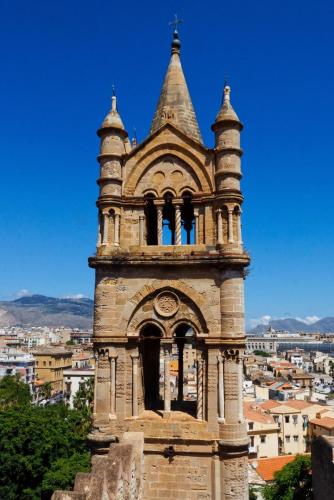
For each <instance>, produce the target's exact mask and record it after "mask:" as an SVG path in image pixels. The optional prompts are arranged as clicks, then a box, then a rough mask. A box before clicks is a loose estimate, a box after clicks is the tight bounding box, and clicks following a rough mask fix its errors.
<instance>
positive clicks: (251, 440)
mask: <svg viewBox="0 0 334 500" xmlns="http://www.w3.org/2000/svg"><path fill="white" fill-rule="evenodd" d="M250 446H252V447H253V446H254V436H251V437H250Z"/></svg>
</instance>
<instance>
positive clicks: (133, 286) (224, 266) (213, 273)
mask: <svg viewBox="0 0 334 500" xmlns="http://www.w3.org/2000/svg"><path fill="white" fill-rule="evenodd" d="M180 49H181V44H180V39H179V36H178V32H177V31H176V30H175V32H174V35H173V41H172V50H171V58H170V62H169V65H168V69H167V72H166V75H165V79H164V83H163V86H162V90H161V93H160V97H159V101H158V105H157V108H156V111H155V114H154V117H153V121H152V126H151V130H150V133H149V135H148V137H147V138H146V139H145V140H144V141H142V142H141V143H139V144H136V143H134V144H130V141H129V139H128V134H127V132H126V130H125V128H124V125H123V122H122V119H121V117H120V114H119V112H118V106H117V99H116V96H115V95H113V97H112V106H111V110H110V112H109V113H108V114H107V116H106V118H105V119H104V121H103V123H102V125H101V127H100V129H99V131H98V136H99V137H100V139H101V147H100V154H99V156H98V161H99V164H100V176H99V179H98V185H99V188H100V192H99V197H98V201H97V207H98V238H97V249H96V255H95V256H93V257H90V259H89V265H90V266H91V267H92V268H94V269H95V272H96V286H95V313H94V349H95V352H96V357H97V364H96V366H97V368H96V376H95V400H94V428H93V432H92V433H91V435H90V439H91V442H92V443H93V446H94V447H95V451H96V452H97V453H100V454H103V453H104V452H106V451H107V449H108V447H109V444H110V443H117V442H119V441H120V440H122V436H124V434H125V433H130V435H131V433H141V435H142V441H143V443H142V447H143V448H142V449H143V452H142V470H143V481H142V483H143V486H142V498H145V499H148V500H150V499H156V498H166V495H167V493H166V492H168V495H169V496H172V497H174V498H175V499H185V498H188V499H204V498H207V499H209V498H210V499H211V498H212V499H216V500H218V499H221V500H222V499H224V500H232V499H233V500H242V499H244V500H245V499H247V498H248V484H247V454H248V439H247V432H246V425H245V420H244V417H243V407H242V378H243V355H244V349H245V330H244V298H243V289H244V285H243V282H244V278H245V268H246V267H247V266H248V265H249V256H248V254H247V253H246V252H245V250H244V248H243V244H242V235H241V205H242V201H243V197H242V194H241V191H240V179H241V155H242V150H241V149H240V132H241V130H242V124H241V122H240V120H239V118H238V116H237V114H236V112H235V111H234V109H233V107H232V104H231V99H230V94H231V89H230V87H229V86H228V85H226V86H225V89H224V98H223V103H222V106H221V109H220V110H219V112H218V115H217V117H216V120H215V122H214V124H213V125H212V130H213V132H214V134H215V147H214V149H208V148H207V147H205V146H204V144H203V141H202V137H201V133H200V129H199V126H198V122H197V118H196V114H195V111H194V108H193V105H192V101H191V98H190V94H189V91H188V87H187V83H186V80H185V77H184V74H183V70H182V66H181V61H180ZM114 446H117V444H115V445H114Z"/></svg>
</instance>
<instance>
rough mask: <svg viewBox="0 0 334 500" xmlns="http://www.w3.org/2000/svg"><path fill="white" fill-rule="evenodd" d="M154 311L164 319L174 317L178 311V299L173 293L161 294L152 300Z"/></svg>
mask: <svg viewBox="0 0 334 500" xmlns="http://www.w3.org/2000/svg"><path fill="white" fill-rule="evenodd" d="M154 309H155V310H156V312H157V313H158V314H159V315H160V316H163V317H164V318H169V317H170V316H174V314H176V313H177V311H178V309H179V299H178V297H177V295H175V293H173V292H169V291H168V292H162V293H159V295H158V296H157V297H156V298H155V300H154Z"/></svg>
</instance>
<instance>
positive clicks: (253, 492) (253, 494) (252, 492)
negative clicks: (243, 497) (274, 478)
mask: <svg viewBox="0 0 334 500" xmlns="http://www.w3.org/2000/svg"><path fill="white" fill-rule="evenodd" d="M249 500H257V494H256V489H255V488H252V487H251V488H249Z"/></svg>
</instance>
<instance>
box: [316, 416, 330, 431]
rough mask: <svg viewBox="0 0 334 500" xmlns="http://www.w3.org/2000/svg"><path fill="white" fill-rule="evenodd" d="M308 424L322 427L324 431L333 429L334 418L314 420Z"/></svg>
mask: <svg viewBox="0 0 334 500" xmlns="http://www.w3.org/2000/svg"><path fill="white" fill-rule="evenodd" d="M310 423H311V424H314V425H319V426H320V427H324V428H325V429H333V428H334V418H331V417H321V418H314V419H313V420H310Z"/></svg>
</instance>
